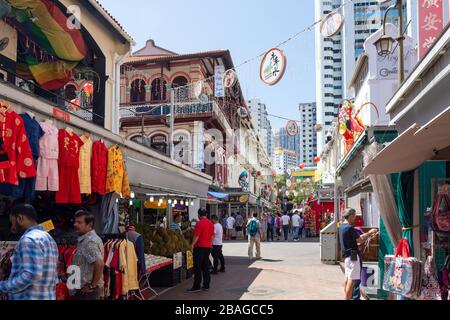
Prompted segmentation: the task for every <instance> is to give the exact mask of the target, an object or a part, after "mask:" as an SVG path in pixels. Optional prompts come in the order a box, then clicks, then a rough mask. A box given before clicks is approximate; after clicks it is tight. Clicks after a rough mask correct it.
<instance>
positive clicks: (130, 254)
mask: <svg viewBox="0 0 450 320" xmlns="http://www.w3.org/2000/svg"><path fill="white" fill-rule="evenodd" d="M119 251H120V271H121V272H122V295H123V296H125V295H127V294H128V292H130V291H133V290H139V282H138V270H137V263H138V259H137V257H136V250H135V248H134V245H133V243H132V242H131V241H128V240H123V241H122V243H121V244H120V247H119Z"/></svg>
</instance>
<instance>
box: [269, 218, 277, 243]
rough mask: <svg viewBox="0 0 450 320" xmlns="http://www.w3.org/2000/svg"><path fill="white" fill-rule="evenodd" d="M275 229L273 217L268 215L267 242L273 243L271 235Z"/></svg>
mask: <svg viewBox="0 0 450 320" xmlns="http://www.w3.org/2000/svg"><path fill="white" fill-rule="evenodd" d="M274 229H275V217H274V216H273V215H272V214H270V213H268V214H267V241H272V242H273V234H274V231H275V230H274Z"/></svg>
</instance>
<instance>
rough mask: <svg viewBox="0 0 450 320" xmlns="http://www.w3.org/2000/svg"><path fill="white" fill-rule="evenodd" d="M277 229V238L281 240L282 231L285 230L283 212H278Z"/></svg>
mask: <svg viewBox="0 0 450 320" xmlns="http://www.w3.org/2000/svg"><path fill="white" fill-rule="evenodd" d="M275 229H276V232H277V240H278V241H280V240H281V231H282V230H283V220H281V213H278V215H277V217H276V218H275Z"/></svg>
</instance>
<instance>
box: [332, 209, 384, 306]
mask: <svg viewBox="0 0 450 320" xmlns="http://www.w3.org/2000/svg"><path fill="white" fill-rule="evenodd" d="M344 218H345V221H344V223H342V225H341V227H340V229H339V236H340V242H341V250H342V256H343V257H344V259H345V260H344V261H345V285H344V290H345V299H346V300H352V297H353V293H354V292H353V291H354V288H355V285H356V284H358V283H359V282H360V281H361V271H362V256H361V253H360V251H359V246H360V245H362V244H364V243H365V242H366V241H367V240H368V239H370V238H372V237H373V236H375V235H376V234H377V233H378V231H377V230H376V229H373V230H370V231H369V232H368V233H365V234H362V235H360V234H359V233H358V232H357V231H356V229H355V227H354V226H355V219H356V210H355V209H347V210H346V211H345V212H344Z"/></svg>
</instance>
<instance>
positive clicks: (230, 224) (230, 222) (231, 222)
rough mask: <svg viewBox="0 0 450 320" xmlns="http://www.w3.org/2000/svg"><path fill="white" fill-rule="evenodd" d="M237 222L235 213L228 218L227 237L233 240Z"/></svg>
mask: <svg viewBox="0 0 450 320" xmlns="http://www.w3.org/2000/svg"><path fill="white" fill-rule="evenodd" d="M235 224H236V219H234V213H232V214H231V216H229V217H228V219H227V239H228V240H231V238H232V237H233V231H234V225H235Z"/></svg>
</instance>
